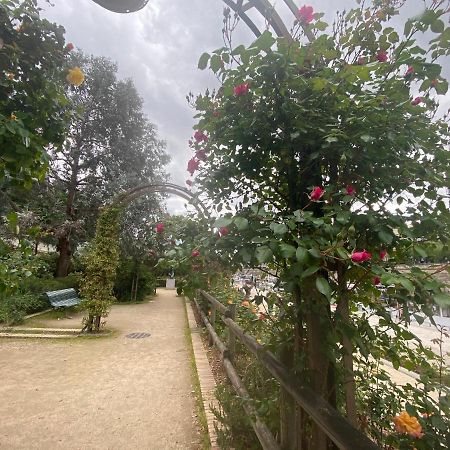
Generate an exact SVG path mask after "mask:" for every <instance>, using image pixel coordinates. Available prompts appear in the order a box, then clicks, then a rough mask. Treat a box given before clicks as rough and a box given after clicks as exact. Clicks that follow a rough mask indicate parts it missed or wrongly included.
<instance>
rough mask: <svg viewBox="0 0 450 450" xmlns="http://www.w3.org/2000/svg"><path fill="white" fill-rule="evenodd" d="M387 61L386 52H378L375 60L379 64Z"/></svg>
mask: <svg viewBox="0 0 450 450" xmlns="http://www.w3.org/2000/svg"><path fill="white" fill-rule="evenodd" d="M388 59H389V58H388V54H387V52H385V51H384V50H380V51H379V52H378V53H377V60H378V61H379V62H386V61H387V60H388Z"/></svg>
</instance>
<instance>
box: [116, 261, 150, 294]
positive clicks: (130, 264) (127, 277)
mask: <svg viewBox="0 0 450 450" xmlns="http://www.w3.org/2000/svg"><path fill="white" fill-rule="evenodd" d="M136 275H137V280H138V289H137V292H136V298H135V299H132V298H131V288H132V286H133V280H135V279H136ZM155 290H156V277H155V275H154V274H153V272H152V271H151V270H150V269H149V268H148V267H147V266H144V265H142V264H140V263H139V262H136V261H133V260H132V259H122V260H121V262H120V266H119V268H118V269H117V277H116V282H115V286H114V295H115V296H116V298H117V300H118V301H119V302H129V301H131V300H136V301H139V302H140V301H142V300H143V299H144V298H145V296H147V295H149V294H153V293H154V292H155Z"/></svg>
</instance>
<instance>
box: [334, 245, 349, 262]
mask: <svg viewBox="0 0 450 450" xmlns="http://www.w3.org/2000/svg"><path fill="white" fill-rule="evenodd" d="M336 252H337V254H338V255H339V256H340V257H341V258H342V259H348V252H347V251H346V250H345V249H343V248H342V247H338V248H337V249H336Z"/></svg>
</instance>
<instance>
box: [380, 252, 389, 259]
mask: <svg viewBox="0 0 450 450" xmlns="http://www.w3.org/2000/svg"><path fill="white" fill-rule="evenodd" d="M386 255H387V250H381V252H380V259H381V260H384V258H386Z"/></svg>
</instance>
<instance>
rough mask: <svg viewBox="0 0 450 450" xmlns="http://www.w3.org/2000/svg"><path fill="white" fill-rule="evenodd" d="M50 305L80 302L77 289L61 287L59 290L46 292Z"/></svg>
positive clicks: (66, 304) (70, 304)
mask: <svg viewBox="0 0 450 450" xmlns="http://www.w3.org/2000/svg"><path fill="white" fill-rule="evenodd" d="M45 295H46V296H47V297H48V299H49V300H50V303H51V304H52V306H57V307H59V306H72V305H76V304H78V303H79V302H80V299H79V298H78V295H77V291H76V290H75V289H74V288H70V289H61V290H59V291H50V292H46V293H45Z"/></svg>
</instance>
